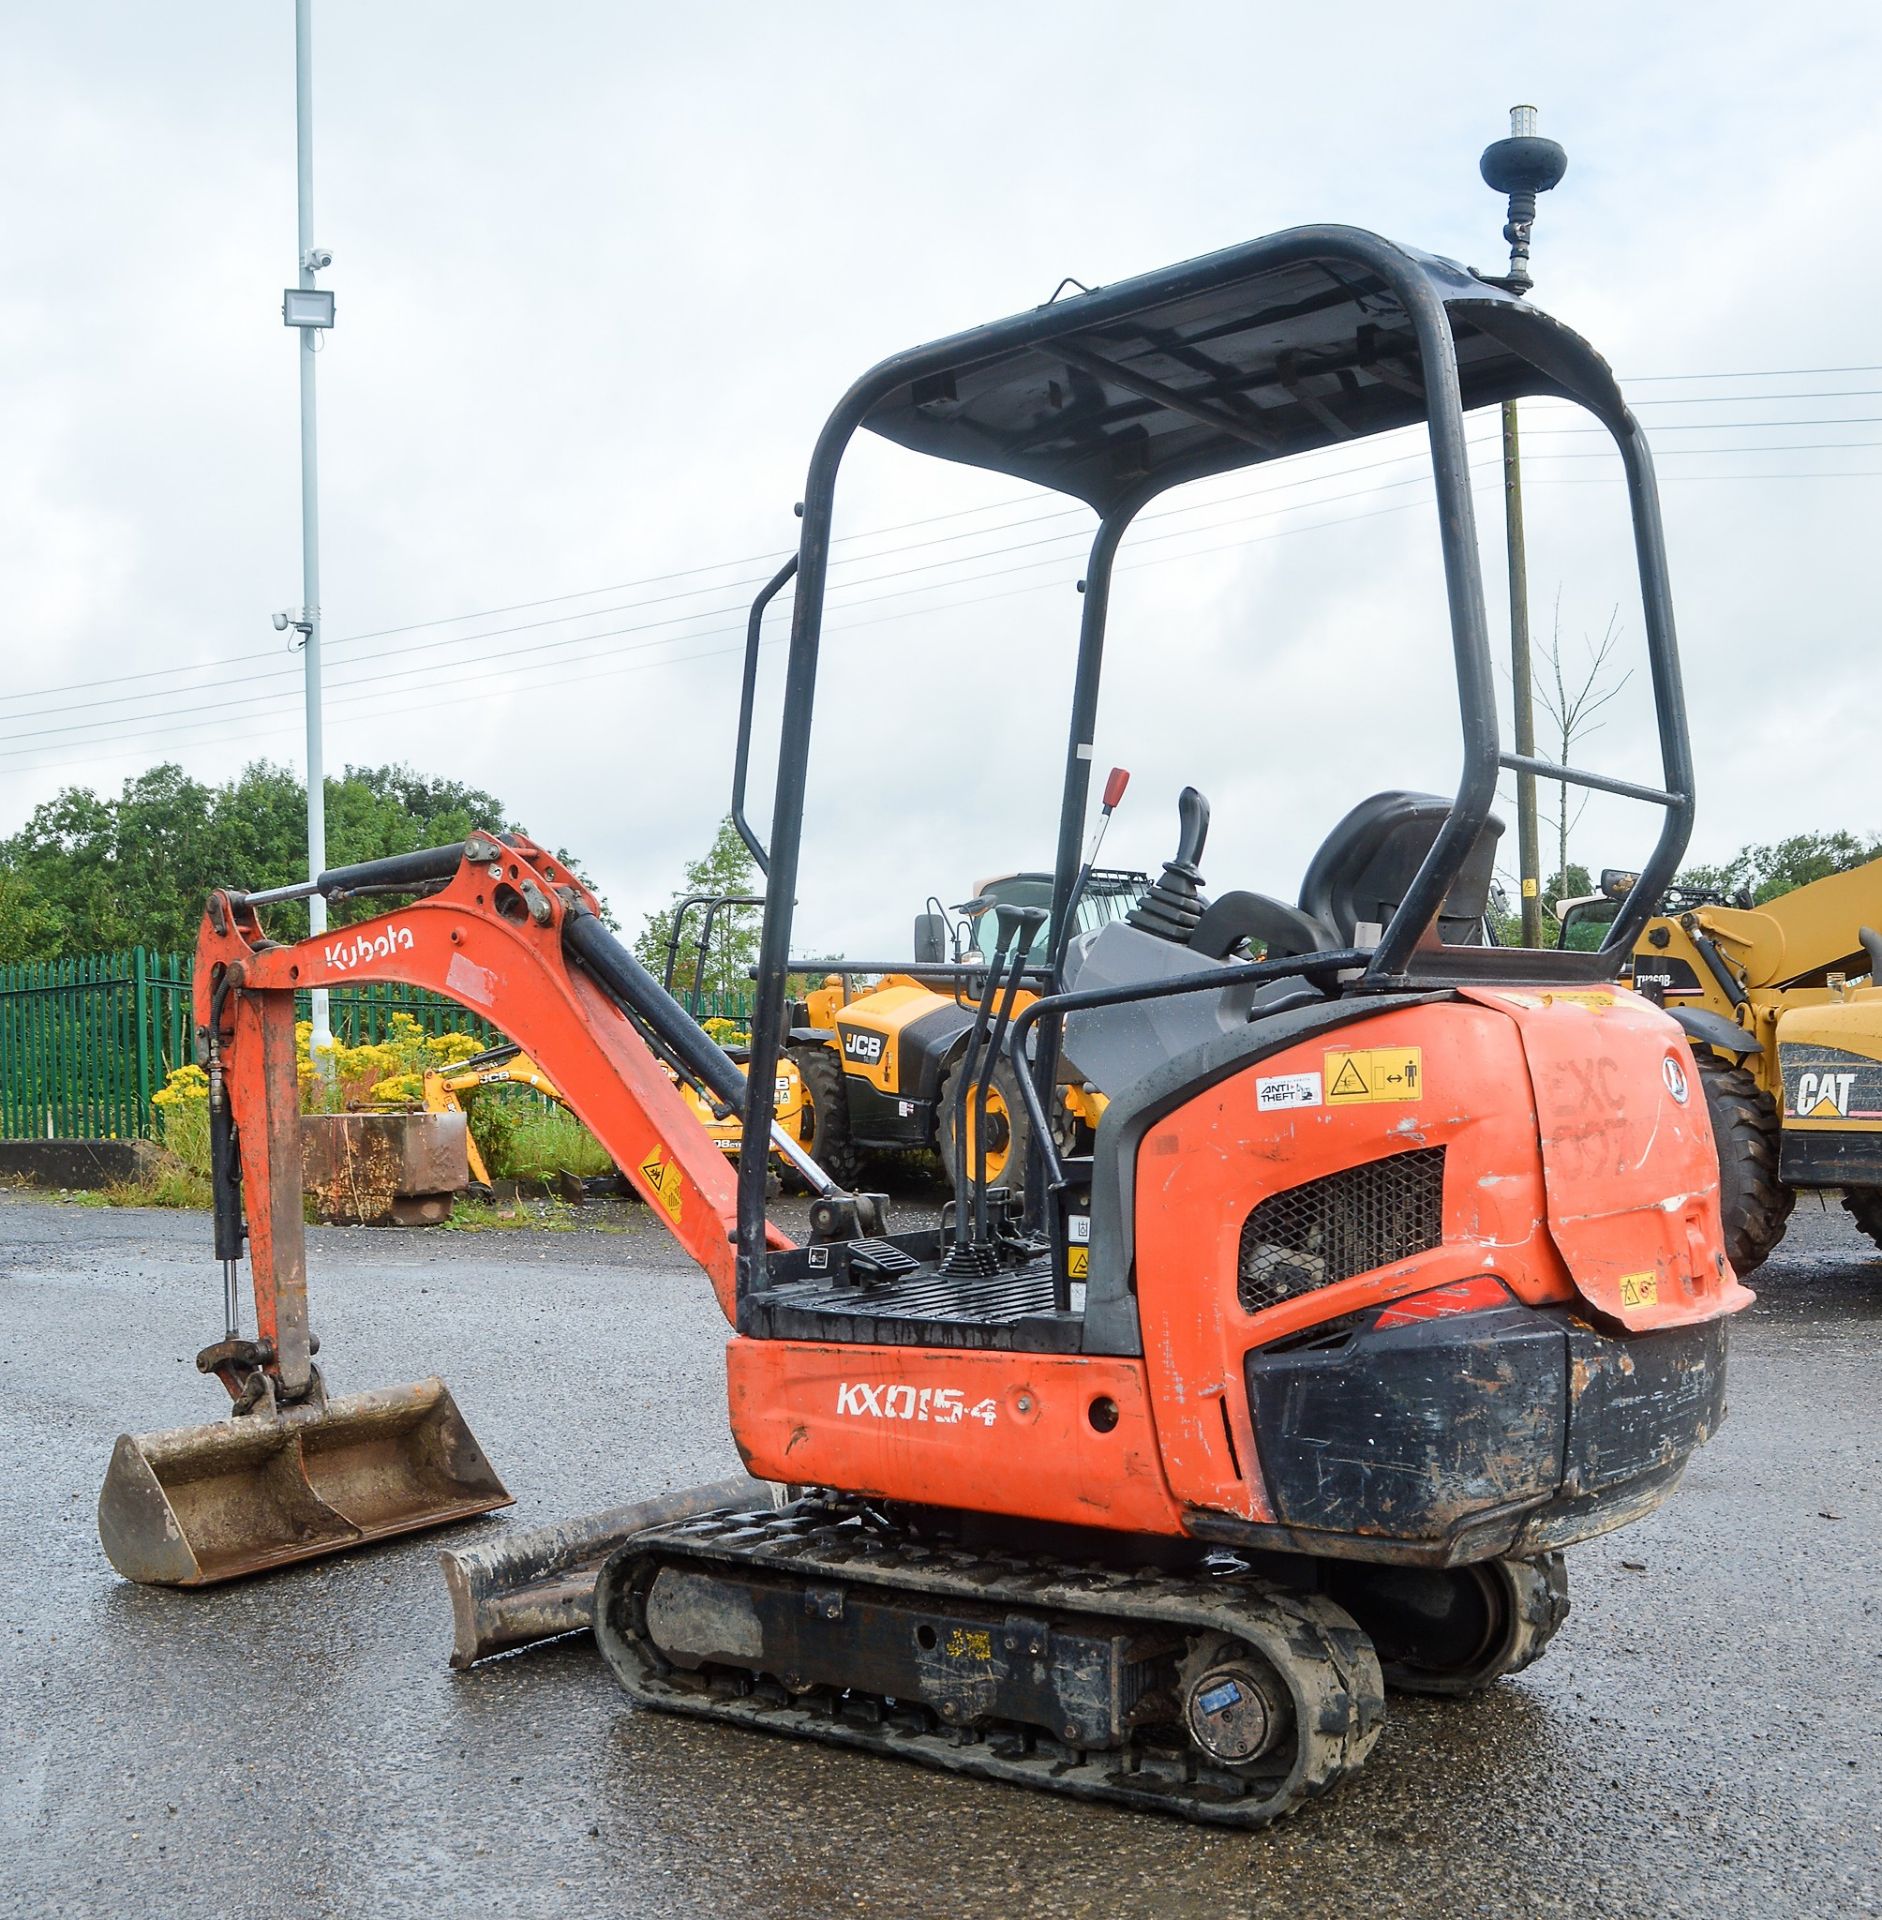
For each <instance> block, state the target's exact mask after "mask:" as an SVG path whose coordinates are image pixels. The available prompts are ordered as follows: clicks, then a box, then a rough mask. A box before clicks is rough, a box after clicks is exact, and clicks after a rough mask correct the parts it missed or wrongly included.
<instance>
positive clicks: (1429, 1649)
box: [1331, 1553, 1568, 1695]
mask: <svg viewBox="0 0 1882 1920" xmlns="http://www.w3.org/2000/svg"><path fill="white" fill-rule="evenodd" d="M1331 1591H1332V1592H1333V1594H1334V1597H1335V1598H1336V1599H1338V1601H1339V1603H1340V1604H1341V1605H1342V1606H1343V1607H1345V1608H1346V1609H1347V1610H1348V1611H1349V1612H1350V1613H1351V1614H1352V1615H1353V1617H1354V1619H1356V1620H1357V1621H1358V1622H1359V1624H1360V1625H1361V1626H1362V1627H1363V1628H1364V1629H1365V1630H1366V1632H1367V1633H1368V1634H1369V1635H1370V1636H1371V1637H1372V1640H1373V1643H1374V1645H1375V1646H1376V1647H1377V1648H1378V1651H1379V1660H1380V1664H1381V1666H1382V1667H1383V1669H1384V1672H1385V1684H1386V1685H1387V1686H1388V1687H1390V1688H1392V1689H1394V1690H1395V1691H1396V1692H1399V1693H1435V1694H1450V1695H1461V1694H1467V1693H1477V1692H1480V1691H1481V1690H1482V1689H1483V1688H1485V1687H1487V1686H1490V1685H1491V1684H1492V1683H1493V1682H1495V1681H1498V1680H1501V1679H1503V1678H1504V1677H1505V1676H1506V1675H1508V1674H1512V1673H1520V1672H1521V1671H1522V1670H1523V1668H1525V1667H1527V1666H1529V1665H1531V1664H1532V1663H1533V1662H1535V1661H1536V1660H1538V1659H1540V1658H1541V1657H1542V1654H1543V1651H1544V1649H1545V1648H1546V1647H1547V1646H1548V1644H1549V1642H1550V1641H1551V1640H1553V1639H1554V1638H1555V1636H1556V1634H1557V1632H1558V1631H1559V1630H1560V1628H1561V1625H1562V1622H1563V1621H1564V1620H1566V1619H1567V1618H1568V1569H1567V1567H1566V1566H1565V1565H1564V1564H1563V1560H1562V1556H1561V1555H1560V1554H1559V1553H1547V1554H1543V1555H1541V1556H1540V1557H1539V1558H1537V1559H1534V1560H1485V1561H1481V1562H1479V1563H1478V1564H1477V1565H1476V1566H1471V1567H1448V1568H1431V1567H1381V1566H1344V1567H1341V1568H1340V1569H1339V1571H1338V1574H1337V1575H1336V1577H1335V1578H1334V1580H1333V1581H1332V1582H1331Z"/></svg>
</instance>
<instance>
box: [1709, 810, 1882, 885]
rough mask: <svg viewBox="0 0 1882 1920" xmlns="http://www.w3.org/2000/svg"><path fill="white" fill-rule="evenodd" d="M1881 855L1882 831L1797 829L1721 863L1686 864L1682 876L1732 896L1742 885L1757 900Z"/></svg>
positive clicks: (1820, 878) (1843, 870)
mask: <svg viewBox="0 0 1882 1920" xmlns="http://www.w3.org/2000/svg"><path fill="white" fill-rule="evenodd" d="M1878 856H1882V835H1876V834H1867V835H1865V834H1858V833H1851V832H1850V831H1849V830H1848V829H1847V828H1845V827H1838V828H1836V829H1834V830H1833V831H1831V832H1828V833H1793V834H1792V835H1790V837H1789V838H1788V839H1784V840H1778V841H1774V842H1772V843H1771V844H1770V845H1768V846H1752V847H1741V848H1740V849H1739V850H1738V852H1737V853H1736V854H1735V855H1734V856H1733V857H1732V858H1731V859H1730V860H1728V861H1726V862H1725V863H1724V865H1723V866H1716V867H1707V866H1695V867H1688V868H1687V869H1686V871H1685V872H1684V873H1682V874H1681V875H1680V879H1681V881H1682V882H1684V883H1685V884H1686V885H1688V886H1694V887H1711V888H1713V889H1714V890H1715V891H1717V892H1719V893H1723V894H1725V895H1727V896H1728V897H1729V896H1730V895H1732V894H1735V893H1737V892H1738V891H1739V889H1740V888H1741V887H1742V888H1746V889H1748V890H1749V891H1750V894H1751V897H1752V899H1753V900H1770V899H1773V898H1775V896H1776V895H1778V894H1780V893H1789V892H1790V891H1791V890H1792V889H1793V888H1794V887H1804V886H1808V885H1809V884H1810V882H1811V881H1812V880H1824V879H1827V878H1828V877H1829V876H1830V875H1831V874H1833V873H1847V872H1848V871H1849V869H1850V868H1851V867H1860V866H1862V865H1863V864H1864V863H1865V862H1866V861H1869V860H1874V859H1876V858H1877V857H1878Z"/></svg>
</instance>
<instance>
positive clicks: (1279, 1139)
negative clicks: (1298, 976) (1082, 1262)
mask: <svg viewBox="0 0 1882 1920" xmlns="http://www.w3.org/2000/svg"><path fill="white" fill-rule="evenodd" d="M1597 1000H1598V1001H1599V1002H1600V1003H1601V1004H1600V1005H1599V1006H1598V1007H1597V1006H1596V1005H1594V1004H1592V1003H1593V1002H1595V1001H1597ZM1472 1001H1475V1002H1477V1003H1478V1004H1471V1002H1472ZM1684 1048H1685V1042H1684V1040H1683V1038H1682V1036H1681V1035H1680V1032H1679V1029H1678V1028H1677V1026H1675V1025H1674V1023H1673V1022H1672V1021H1671V1020H1670V1019H1668V1018H1667V1016H1666V1015H1664V1014H1663V1013H1660V1012H1659V1011H1658V1010H1657V1009H1655V1008H1653V1007H1651V1006H1649V1005H1648V1004H1647V1003H1646V1002H1645V1001H1642V1000H1639V999H1638V998H1637V997H1636V996H1634V995H1631V994H1623V995H1618V996H1617V995H1616V994H1614V993H1612V992H1606V991H1604V992H1602V993H1600V994H1590V993H1587V992H1580V993H1575V994H1569V995H1562V996H1556V995H1551V994H1547V993H1535V994H1526V995H1502V994H1498V995H1489V994H1484V995H1470V996H1467V999H1466V1001H1465V1002H1464V1003H1461V1004H1459V1003H1447V1004H1439V1005H1433V1006H1424V1007H1412V1008H1405V1009H1400V1010H1396V1011H1393V1012H1388V1013H1384V1014H1381V1015H1380V1016H1379V1017H1378V1018H1376V1019H1373V1020H1366V1021H1361V1022H1357V1023H1355V1024H1353V1025H1351V1026H1344V1027H1341V1028H1339V1029H1337V1030H1336V1031H1335V1032H1333V1033H1330V1034H1327V1035H1323V1036H1321V1037H1319V1038H1317V1039H1315V1040H1312V1041H1309V1042H1306V1043H1304V1044H1302V1045H1300V1046H1297V1047H1293V1048H1290V1049H1288V1050H1287V1051H1286V1052H1283V1053H1279V1054H1275V1055H1273V1056H1271V1057H1270V1058H1269V1059H1266V1060H1263V1061H1261V1062H1259V1063H1257V1064H1256V1065H1254V1066H1251V1067H1248V1068H1246V1069H1244V1070H1243V1071H1242V1072H1240V1073H1237V1074H1235V1075H1233V1076H1231V1077H1230V1078H1228V1079H1225V1080H1222V1081H1220V1082H1218V1083H1217V1084H1216V1085H1214V1086H1212V1087H1210V1088H1208V1089H1206V1090H1205V1091H1203V1092H1201V1093H1199V1094H1198V1095H1197V1096H1196V1097H1195V1098H1194V1099H1193V1100H1190V1101H1188V1102H1187V1103H1185V1104H1184V1105H1183V1106H1181V1107H1179V1108H1177V1109H1176V1111H1175V1112H1173V1113H1171V1114H1170V1115H1169V1116H1167V1117H1166V1118H1165V1119H1163V1120H1162V1121H1160V1122H1158V1123H1157V1124H1156V1125H1155V1126H1153V1127H1152V1128H1151V1129H1150V1131H1149V1132H1148V1133H1147V1134H1146V1136H1145V1138H1144V1141H1143V1144H1142V1147H1141V1148H1140V1150H1139V1153H1138V1158H1137V1181H1136V1225H1137V1235H1136V1272H1137V1295H1138V1310H1139V1313H1140V1315H1141V1319H1142V1325H1143V1330H1144V1352H1145V1358H1146V1363H1147V1366H1148V1373H1149V1387H1150V1396H1151V1406H1152V1410H1153V1414H1154V1417H1155V1420H1156V1424H1157V1430H1158V1437H1159V1439H1160V1442H1161V1446H1162V1454H1163V1464H1164V1471H1165V1473H1166V1475H1167V1477H1168V1480H1169V1484H1170V1488H1171V1491H1172V1493H1173V1494H1174V1495H1175V1496H1176V1497H1177V1498H1178V1499H1179V1500H1180V1501H1183V1502H1184V1503H1186V1504H1190V1505H1194V1506H1197V1507H1205V1508H1212V1509H1215V1510H1217V1511H1220V1512H1225V1513H1231V1514H1236V1515H1239V1516H1240V1517H1242V1518H1245V1519H1249V1520H1264V1519H1267V1518H1268V1517H1269V1513H1268V1510H1267V1505H1266V1501H1265V1498H1264V1495H1263V1492H1262V1488H1261V1485H1260V1481H1259V1474H1258V1471H1257V1468H1256V1461H1257V1455H1256V1451H1255V1434H1254V1431H1253V1427H1252V1423H1251V1420H1250V1415H1249V1409H1248V1399H1247V1395H1246V1392H1245V1391H1244V1388H1243V1383H1242V1363H1243V1358H1244V1356H1245V1355H1246V1354H1247V1353H1248V1352H1249V1350H1250V1349H1251V1348H1254V1347H1258V1346H1262V1345H1265V1344H1267V1343H1269V1342H1271V1341H1274V1340H1277V1339H1280V1338H1282V1337H1284V1336H1286V1335H1288V1334H1292V1333H1297V1332H1299V1331H1301V1330H1302V1329H1303V1328H1305V1327H1309V1326H1313V1325H1317V1324H1320V1323H1322V1322H1325V1321H1327V1320H1331V1319H1335V1318H1337V1317H1339V1316H1340V1315H1342V1314H1347V1313H1352V1312H1355V1311H1358V1310H1360V1309H1362V1308H1369V1307H1376V1306H1379V1305H1381V1304H1383V1303H1384V1302H1386V1301H1388V1300H1392V1299H1396V1298H1398V1297H1400V1296H1402V1295H1406V1294H1411V1293H1419V1292H1423V1291H1425V1290H1426V1289H1428V1288H1431V1287H1435V1286H1441V1285H1444V1284H1445V1283H1447V1282H1451V1281H1456V1280H1460V1279H1464V1278H1466V1277H1468V1276H1470V1275H1474V1274H1486V1273H1487V1274H1493V1275H1495V1276H1496V1277H1497V1278H1499V1279H1500V1280H1502V1281H1503V1282H1504V1283H1505V1284H1506V1285H1507V1286H1508V1287H1509V1289H1510V1291H1511V1292H1512V1293H1513V1294H1514V1295H1515V1296H1516V1297H1517V1298H1518V1299H1519V1300H1522V1301H1524V1302H1526V1303H1527V1304H1529V1305H1532V1306H1542V1305H1546V1304H1549V1303H1561V1302H1568V1301H1573V1300H1575V1299H1576V1298H1577V1297H1579V1298H1580V1299H1581V1300H1583V1301H1585V1302H1586V1303H1587V1304H1588V1305H1589V1306H1591V1307H1593V1308H1595V1309H1596V1310H1598V1311H1599V1312H1600V1313H1602V1314H1604V1315H1606V1316H1607V1317H1609V1318H1612V1319H1615V1320H1620V1321H1622V1323H1623V1324H1626V1325H1628V1326H1630V1327H1647V1326H1672V1325H1681V1324H1686V1323H1688V1322H1690V1321H1695V1320H1704V1319H1712V1318H1716V1317H1717V1316H1719V1315H1720V1314H1724V1313H1731V1312H1735V1311H1737V1309H1738V1308H1739V1307H1741V1306H1743V1305H1745V1304H1747V1303H1748V1301H1749V1300H1750V1298H1751V1296H1750V1295H1749V1294H1748V1293H1747V1292H1746V1291H1745V1289H1744V1288H1742V1287H1740V1286H1739V1285H1738V1282H1737V1280H1736V1278H1735V1277H1734V1276H1733V1275H1732V1274H1731V1270H1730V1268H1729V1267H1725V1266H1724V1264H1723V1261H1722V1259H1719V1258H1718V1257H1717V1251H1718V1248H1719V1244H1720V1233H1719V1220H1718V1169H1717V1163H1716V1160H1715V1158H1714V1152H1713V1146H1712V1139H1711V1134H1710V1132H1709V1130H1708V1128H1707V1125H1706V1120H1705V1113H1704V1102H1703V1101H1702V1100H1700V1099H1698V1098H1697V1097H1696V1096H1695V1097H1692V1098H1691V1099H1689V1101H1688V1102H1687V1103H1686V1104H1685V1105H1684V1106H1682V1105H1680V1104H1679V1103H1678V1102H1677V1101H1676V1100H1674V1099H1673V1097H1672V1095H1671V1091H1670V1088H1669V1086H1668V1083H1667V1081H1666V1079H1665V1078H1664V1077H1663V1074H1662V1065H1661V1063H1662V1061H1663V1060H1664V1059H1665V1058H1667V1057H1668V1056H1669V1054H1683V1053H1684ZM1355 1053H1359V1054H1362V1055H1364V1054H1371V1056H1372V1057H1373V1058H1374V1059H1383V1060H1387V1061H1393V1062H1396V1061H1400V1060H1403V1059H1405V1058H1407V1057H1410V1058H1412V1059H1414V1060H1415V1062H1416V1068H1415V1071H1414V1073H1413V1074H1412V1075H1411V1076H1410V1077H1409V1084H1404V1083H1401V1084H1399V1085H1398V1086H1396V1087H1394V1086H1392V1085H1391V1084H1388V1083H1387V1082H1386V1081H1385V1080H1384V1079H1383V1078H1380V1079H1379V1080H1378V1081H1376V1082H1375V1084H1374V1085H1372V1086H1369V1088H1368V1092H1369V1094H1370V1095H1371V1097H1364V1098H1358V1097H1355V1098H1353V1099H1351V1100H1350V1101H1348V1102H1346V1103H1343V1104H1333V1103H1331V1101H1330V1100H1329V1098H1328V1096H1330V1095H1331V1094H1332V1093H1333V1090H1334V1088H1335V1086H1336V1083H1337V1081H1338V1079H1339V1077H1340V1075H1341V1074H1342V1073H1343V1072H1344V1071H1345V1068H1346V1063H1347V1061H1348V1060H1349V1059H1350V1058H1351V1057H1352V1056H1353V1055H1354V1054H1355ZM1686 1057H1687V1060H1688V1066H1690V1056H1686ZM1532 1067H1534V1068H1535V1069H1536V1070H1537V1071H1538V1072H1540V1073H1541V1074H1542V1075H1543V1077H1544V1079H1545V1081H1546V1083H1547V1086H1548V1092H1547V1093H1546V1094H1543V1093H1540V1092H1538V1093H1535V1094H1534V1096H1533V1098H1532V1088H1531V1085H1530V1073H1531V1069H1532ZM1276 1080H1286V1081H1289V1082H1292V1083H1294V1084H1295V1085H1296V1086H1299V1085H1300V1084H1302V1083H1304V1082H1309V1081H1311V1082H1313V1083H1317V1085H1318V1087H1319V1089H1320V1098H1319V1100H1318V1102H1317V1103H1316V1104H1311V1105H1304V1106H1285V1107H1273V1108H1270V1109H1268V1110H1265V1111H1264V1109H1263V1106H1262V1099H1263V1094H1262V1085H1261V1083H1262V1082H1263V1081H1270V1082H1273V1081H1276ZM1350 1084H1354V1085H1356V1084H1357V1082H1353V1083H1350ZM1584 1085H1591V1086H1593V1087H1594V1088H1595V1089H1596V1090H1597V1094H1598V1096H1599V1097H1600V1098H1601V1099H1602V1100H1604V1101H1606V1102H1607V1103H1608V1104H1607V1105H1606V1106H1604V1107H1603V1108H1602V1109H1601V1110H1600V1111H1599V1112H1596V1111H1594V1110H1592V1109H1587V1110H1585V1109H1584V1108H1583V1107H1582V1106H1581V1105H1580V1099H1581V1095H1580V1092H1579V1089H1581V1088H1582V1087H1583V1086H1584ZM1667 1108H1670V1109H1672V1111H1671V1112H1668V1111H1665V1110H1664V1109H1667ZM1538 1109H1540V1111H1542V1112H1543V1113H1544V1115H1545V1116H1546V1132H1539V1131H1538V1125H1537V1118H1536V1115H1537V1111H1538ZM1596 1142H1599V1143H1602V1145H1601V1146H1600V1148H1599V1149H1597V1147H1596V1146H1595V1144H1593V1143H1596ZM1437 1146H1441V1147H1443V1148H1444V1149H1445V1150H1446V1164H1445V1179H1444V1203H1443V1232H1444V1239H1443V1243H1442V1244H1441V1245H1439V1246H1436V1247H1433V1248H1432V1249H1431V1250H1430V1251H1428V1252H1425V1253H1420V1254H1417V1255H1415V1256H1413V1257H1411V1258H1409V1259H1406V1260H1403V1261H1400V1262H1398V1263H1396V1264H1394V1265H1392V1266H1389V1267H1384V1268H1381V1269H1378V1270H1376V1271H1374V1272H1371V1273H1366V1274H1360V1275H1357V1276H1355V1277H1354V1278H1352V1279H1349V1280H1344V1281H1337V1282H1335V1283H1333V1284H1332V1285H1329V1286H1325V1287H1321V1288H1318V1289H1316V1290H1314V1291H1312V1292H1310V1293H1306V1294H1304V1295H1300V1296H1297V1297H1295V1298H1293V1299H1290V1300H1286V1301H1283V1302H1282V1303H1281V1304H1279V1305H1278V1306H1272V1307H1268V1308H1266V1309H1264V1310H1262V1311H1258V1312H1252V1313H1251V1312H1249V1311H1247V1310H1246V1309H1244V1308H1243V1307H1242V1305H1241V1304H1240V1302H1239V1300H1238V1298H1237V1293H1236V1274H1237V1266H1238V1257H1239V1251H1240V1236H1241V1229H1242V1223H1243V1222H1244V1221H1245V1220H1246V1219H1247V1218H1248V1215H1249V1213H1250V1211H1251V1210H1252V1209H1253V1208H1254V1207H1255V1206H1256V1205H1257V1204H1258V1203H1259V1202H1260V1201H1261V1200H1262V1199H1264V1198H1265V1197H1266V1196H1267V1195H1268V1194H1270V1193H1275V1192H1279V1191H1282V1190H1284V1189H1286V1188H1290V1187H1295V1186H1299V1185H1301V1184H1302V1183H1304V1182H1306V1181H1309V1180H1314V1179H1318V1178H1322V1177H1324V1176H1326V1175H1328V1174H1332V1173H1336V1172H1338V1171H1340V1170H1341V1169H1342V1168H1345V1167H1350V1166H1354V1165H1358V1164H1362V1163H1364V1162H1366V1161H1371V1160H1378V1159H1381V1158H1383V1157H1385V1156H1387V1155H1389V1154H1393V1153H1398V1152H1402V1151H1404V1150H1405V1149H1407V1148H1409V1147H1437ZM1648 1271H1653V1272H1656V1273H1657V1274H1658V1275H1659V1276H1660V1279H1659V1283H1658V1285H1657V1288H1655V1289H1648V1288H1647V1287H1645V1286H1644V1285H1642V1284H1639V1283H1638V1282H1637V1284H1636V1289H1635V1291H1636V1292H1637V1293H1639V1294H1645V1293H1646V1292H1648V1291H1653V1292H1654V1293H1655V1295H1656V1299H1655V1301H1654V1302H1653V1303H1643V1304H1641V1305H1639V1306H1637V1307H1635V1308H1630V1309H1627V1310H1626V1311H1621V1310H1618V1309H1619V1286H1618V1279H1617V1276H1618V1275H1619V1274H1620V1273H1623V1272H1625V1273H1627V1274H1631V1275H1635V1276H1638V1275H1640V1274H1642V1273H1645V1272H1648Z"/></svg>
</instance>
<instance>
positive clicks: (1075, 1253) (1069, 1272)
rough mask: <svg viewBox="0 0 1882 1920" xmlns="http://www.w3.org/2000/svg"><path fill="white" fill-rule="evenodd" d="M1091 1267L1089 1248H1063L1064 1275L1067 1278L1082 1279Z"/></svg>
mask: <svg viewBox="0 0 1882 1920" xmlns="http://www.w3.org/2000/svg"><path fill="white" fill-rule="evenodd" d="M1090 1267H1091V1249H1090V1248H1089V1247H1067V1248H1066V1249H1065V1277H1066V1278H1067V1279H1068V1280H1082V1279H1084V1277H1085V1275H1086V1273H1087V1272H1088V1271H1089V1270H1090Z"/></svg>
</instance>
